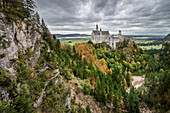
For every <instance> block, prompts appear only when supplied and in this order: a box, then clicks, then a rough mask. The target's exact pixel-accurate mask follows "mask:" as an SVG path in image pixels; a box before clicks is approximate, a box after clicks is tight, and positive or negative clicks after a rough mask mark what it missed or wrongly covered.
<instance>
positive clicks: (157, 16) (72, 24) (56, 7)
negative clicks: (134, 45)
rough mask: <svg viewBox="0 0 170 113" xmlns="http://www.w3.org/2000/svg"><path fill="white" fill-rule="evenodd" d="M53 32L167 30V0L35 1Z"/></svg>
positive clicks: (164, 32) (169, 2)
mask: <svg viewBox="0 0 170 113" xmlns="http://www.w3.org/2000/svg"><path fill="white" fill-rule="evenodd" d="M35 3H36V6H37V8H36V10H37V11H38V13H39V14H40V17H41V18H43V19H44V20H45V23H46V24H47V26H48V28H49V30H50V31H51V33H52V34H72V33H80V34H91V33H92V30H95V28H96V24H98V25H99V28H101V29H102V30H103V31H109V32H110V34H115V35H116V34H118V31H119V30H121V31H122V34H126V35H167V34H168V33H170V0H35Z"/></svg>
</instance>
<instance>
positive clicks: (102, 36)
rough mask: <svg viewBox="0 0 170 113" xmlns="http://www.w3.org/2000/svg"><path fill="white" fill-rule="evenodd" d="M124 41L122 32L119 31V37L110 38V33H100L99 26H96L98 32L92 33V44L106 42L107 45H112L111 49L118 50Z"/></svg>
mask: <svg viewBox="0 0 170 113" xmlns="http://www.w3.org/2000/svg"><path fill="white" fill-rule="evenodd" d="M121 40H122V34H121V31H119V34H118V37H114V35H112V36H110V34H109V31H102V30H101V29H100V31H99V30H98V25H96V30H93V32H92V42H93V43H94V44H96V43H102V42H106V44H108V45H110V46H111V47H114V48H117V47H118V45H119V42H120V41H121Z"/></svg>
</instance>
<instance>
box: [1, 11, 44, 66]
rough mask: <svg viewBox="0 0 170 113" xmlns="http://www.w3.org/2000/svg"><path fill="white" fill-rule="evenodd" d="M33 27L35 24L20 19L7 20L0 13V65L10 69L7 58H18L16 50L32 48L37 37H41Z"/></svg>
mask: <svg viewBox="0 0 170 113" xmlns="http://www.w3.org/2000/svg"><path fill="white" fill-rule="evenodd" d="M35 29H37V28H36V27H35V26H34V27H33V25H27V24H26V23H25V22H23V21H21V20H20V21H19V20H18V21H17V22H9V21H7V20H6V18H5V15H4V14H3V13H0V56H1V57H0V66H2V67H3V68H5V69H10V68H11V67H10V65H9V60H10V59H13V58H18V52H25V50H27V48H30V49H31V50H33V49H34V47H35V44H36V42H37V39H40V38H41V34H40V33H39V32H37V31H36V30H35ZM2 56H3V57H2Z"/></svg>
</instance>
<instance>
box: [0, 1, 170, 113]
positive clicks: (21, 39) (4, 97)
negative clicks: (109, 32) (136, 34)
mask: <svg viewBox="0 0 170 113" xmlns="http://www.w3.org/2000/svg"><path fill="white" fill-rule="evenodd" d="M0 3H1V4H0V6H1V7H0V10H1V12H0V13H1V17H0V22H1V23H0V27H1V28H0V31H1V33H2V34H0V63H1V65H0V66H1V67H0V112H20V113H23V112H24V113H25V112H28V113H30V112H57V113H61V112H69V113H71V112H73V113H91V112H93V113H96V112H99V113H102V112H129V113H139V112H142V111H146V110H143V109H144V107H143V105H146V106H147V108H148V109H149V110H150V111H153V112H161V113H162V112H167V111H169V106H170V101H169V100H170V97H169V93H170V92H169V89H170V86H169V82H170V76H169V75H170V70H169V68H170V65H169V64H170V60H169V59H170V58H169V57H170V43H169V42H166V43H165V44H164V46H163V48H162V50H161V53H159V54H158V55H159V59H155V58H153V57H152V56H150V55H148V54H147V53H145V52H144V51H143V50H142V49H141V48H140V47H139V46H138V45H137V44H136V43H134V42H133V41H132V40H130V39H125V40H123V41H122V42H120V44H119V47H118V48H117V49H113V48H111V47H110V46H108V45H107V44H106V43H101V44H93V43H92V42H91V41H88V42H86V43H79V44H75V45H73V46H71V45H67V44H61V43H60V40H58V39H56V37H55V35H54V36H53V37H52V35H51V34H50V32H49V30H48V28H47V26H46V24H45V22H44V20H42V21H40V17H39V15H38V13H35V12H34V11H33V9H34V7H35V5H34V1H32V0H26V1H22V0H19V1H17V0H11V1H8V0H3V2H0ZM9 32H10V35H8V33H9ZM1 53H2V54H1ZM4 61H5V62H4ZM132 76H144V77H145V84H143V86H142V87H140V88H138V89H137V88H135V87H133V85H132V81H133V80H132ZM129 88H130V91H128V89H129Z"/></svg>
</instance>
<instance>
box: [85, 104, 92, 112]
mask: <svg viewBox="0 0 170 113" xmlns="http://www.w3.org/2000/svg"><path fill="white" fill-rule="evenodd" d="M86 111H87V113H91V111H90V105H89V104H88V105H87V106H86Z"/></svg>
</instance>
